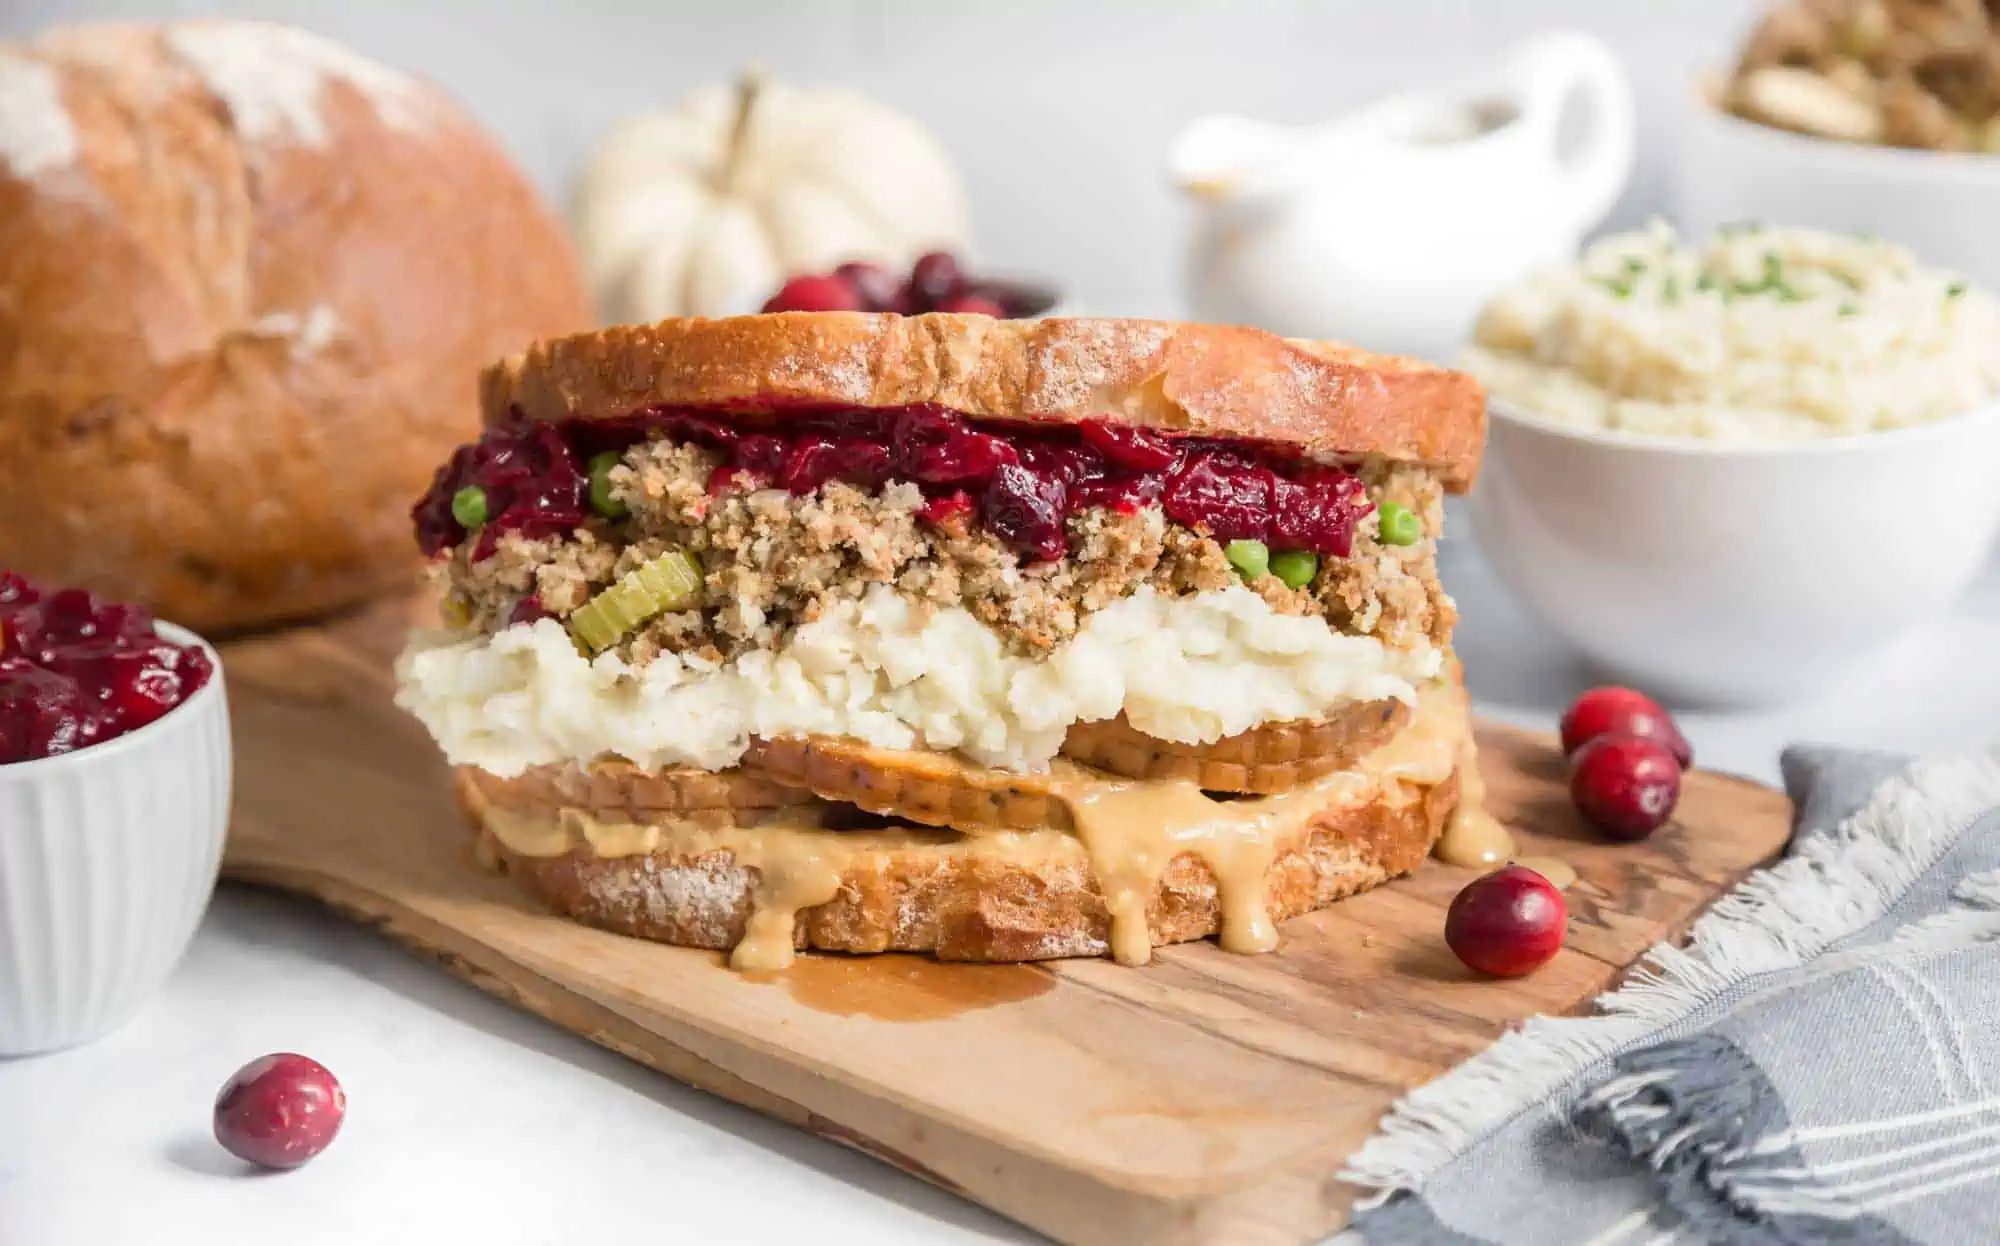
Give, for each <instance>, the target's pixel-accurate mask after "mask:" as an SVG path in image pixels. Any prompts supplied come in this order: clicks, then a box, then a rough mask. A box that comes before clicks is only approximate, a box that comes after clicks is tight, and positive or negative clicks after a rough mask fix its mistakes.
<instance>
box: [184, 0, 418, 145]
mask: <svg viewBox="0 0 2000 1246" xmlns="http://www.w3.org/2000/svg"><path fill="white" fill-rule="evenodd" d="M164 37H165V39H166V43H167V46H168V47H169V48H170V49H172V51H173V53H174V55H176V56H178V57H179V58H180V59H181V60H182V61H183V62H185V63H186V65H187V67H188V68H189V69H191V70H193V71H194V73H195V75H196V76H197V77H199V78H200V79H201V80H202V82H203V84H204V85H206V86H207V87H208V89H209V90H211V91H213V92H214V93H215V94H216V95H217V96H218V97H220V98H221V100H222V102H223V103H224V104H226V105H228V107H229V115H230V118H231V120H232V122H233V123H234V124H235V127H236V130H237V132H238V133H239V134H241V135H243V136H244V137H245V138H248V139H250V140H252V141H254V142H263V141H274V142H276V141H292V142H298V143H303V144H305V145H306V146H308V147H324V146H326V144H327V128H326V117H325V114H324V113H323V112H322V111H321V107H320V106H321V100H322V96H323V94H324V92H325V90H326V87H327V84H328V83H329V82H336V81H337V82H341V83H345V84H346V85H347V86H349V87H351V88H353V89H354V90H355V91H357V92H359V93H360V94H361V95H362V96H363V97H364V98H366V99H367V101H368V103H369V104H370V106H372V107H373V108H374V110H375V113H376V115H377V116H379V117H380V118H381V119H382V122H383V124H385V125H387V126H389V127H390V128H391V129H395V130H417V129H420V128H421V127H422V125H423V123H424V120H425V116H424V112H423V109H422V107H421V98H420V89H419V87H418V85H417V82H416V80H415V79H413V78H410V77H407V76H405V75H403V74H400V73H397V72H396V71H395V70H393V69H390V68H388V67H387V66H384V65H378V64H376V63H375V62H374V61H371V60H368V59H366V58H365V57H361V56H357V55H355V54H354V53H352V52H350V51H348V50H347V49H346V48H343V47H341V46H340V45H338V44H336V43H333V42H330V41H329V40H326V39H322V38H320V37H319V36H318V35H314V34H309V33H307V32H306V31H303V30H294V29H292V28H291V27H288V26H277V25H270V24H266V23H263V22H200V23H192V24H188V25H182V26H174V27H170V28H169V29H168V30H167V31H166V33H165V36H164Z"/></svg>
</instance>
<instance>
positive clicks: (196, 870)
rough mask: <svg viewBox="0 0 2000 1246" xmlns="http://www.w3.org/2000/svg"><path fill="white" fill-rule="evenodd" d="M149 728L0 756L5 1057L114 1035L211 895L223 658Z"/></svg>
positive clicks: (223, 820)
mask: <svg viewBox="0 0 2000 1246" xmlns="http://www.w3.org/2000/svg"><path fill="white" fill-rule="evenodd" d="M159 630H160V634H161V635H162V636H164V637H166V638H167V639H169V640H172V641H174V642H175V643H177V644H183V645H196V646H199V647H200V648H202V649H203V650H204V651H206V652H207V654H208V657H209V660H210V661H211V662H213V663H214V665H215V673H214V674H213V675H212V676H211V677H210V678H209V681H208V683H206V684H205V685H203V686H202V688H201V690H200V691H198V692H196V693H195V694H194V695H193V696H192V697H189V698H188V699H187V700H186V701H185V702H183V703H182V704H180V705H178V706H176V707H175V708H174V709H173V711H172V712H170V713H168V714H167V715H165V716H164V717H162V718H161V719H160V720H159V721H158V722H154V723H149V724H147V725H146V726H144V727H141V728H140V729H139V730H137V731H134V732H132V733H131V734H129V735H124V736H120V737H118V738H117V739H115V740H112V741H110V742H108V743H105V744H99V745H96V746H93V747H91V748H86V749H81V750H79V751H77V752H74V753H65V754H63V755H61V756H58V757H50V758H46V759H44V760H41V761H29V762H17V763H15V764H13V765H0V1056H19V1055H28V1054H31V1053H34V1052H43V1051H54V1050H56V1049H58V1048H62V1047H73V1046H75V1045H77V1044H79V1043H85V1042H89V1041H90V1040H91V1039H94V1038H98V1037H100V1036H102V1035H104V1034H107V1033H109V1032H110V1031H112V1030H114V1029H116V1028H117V1027H118V1026H119V1025H121V1024H123V1023H124V1022H125V1021H126V1020H128V1019H130V1018H131V1016H132V1015H133V1014H134V1013H136V1012H137V1011H138V1010H139V1008H140V1006H141V1005H143V1004H144V1003H145V1002H146V1000H147V999H148V998H150V997H151V996H152V994H153V993H154V992H155V991H156V990H158V989H159V987H160V984H161V983H162V982H164V981H165V980H166V977H167V974H168V973H170V972H171V971H172V970H173V968H174V966H175V965H176V964H178V963H179V961H180V958H181V954H182V953H183V952H185V951H186V950H187V945H188V941H189V940H190V939H191V938H193V936H194V931H195V926H196V924H197V923H198V922H200V920H201V915H202V911H203V910H204V909H205V908H206V907H207V905H208V898H209V895H210V894H211V893H212V892H213V891H214V890H215V875H216V870H217V869H218V868H219V867H220V865H221V863H222V844H223V839H224V834H225V832H226V830H227V828H228V825H229V790H230V789H229V782H230V758H229V708H228V698H227V696H226V695H225V694H224V691H223V681H222V662H221V659H219V658H218V657H217V656H216V654H215V651H214V650H212V649H209V647H208V646H207V644H205V643H204V642H203V641H202V640H201V638H200V637H198V636H196V635H194V634H193V633H192V632H189V631H187V630H185V629H183V628H178V627H174V626H173V625H171V624H167V623H162V624H160V625H159Z"/></svg>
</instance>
